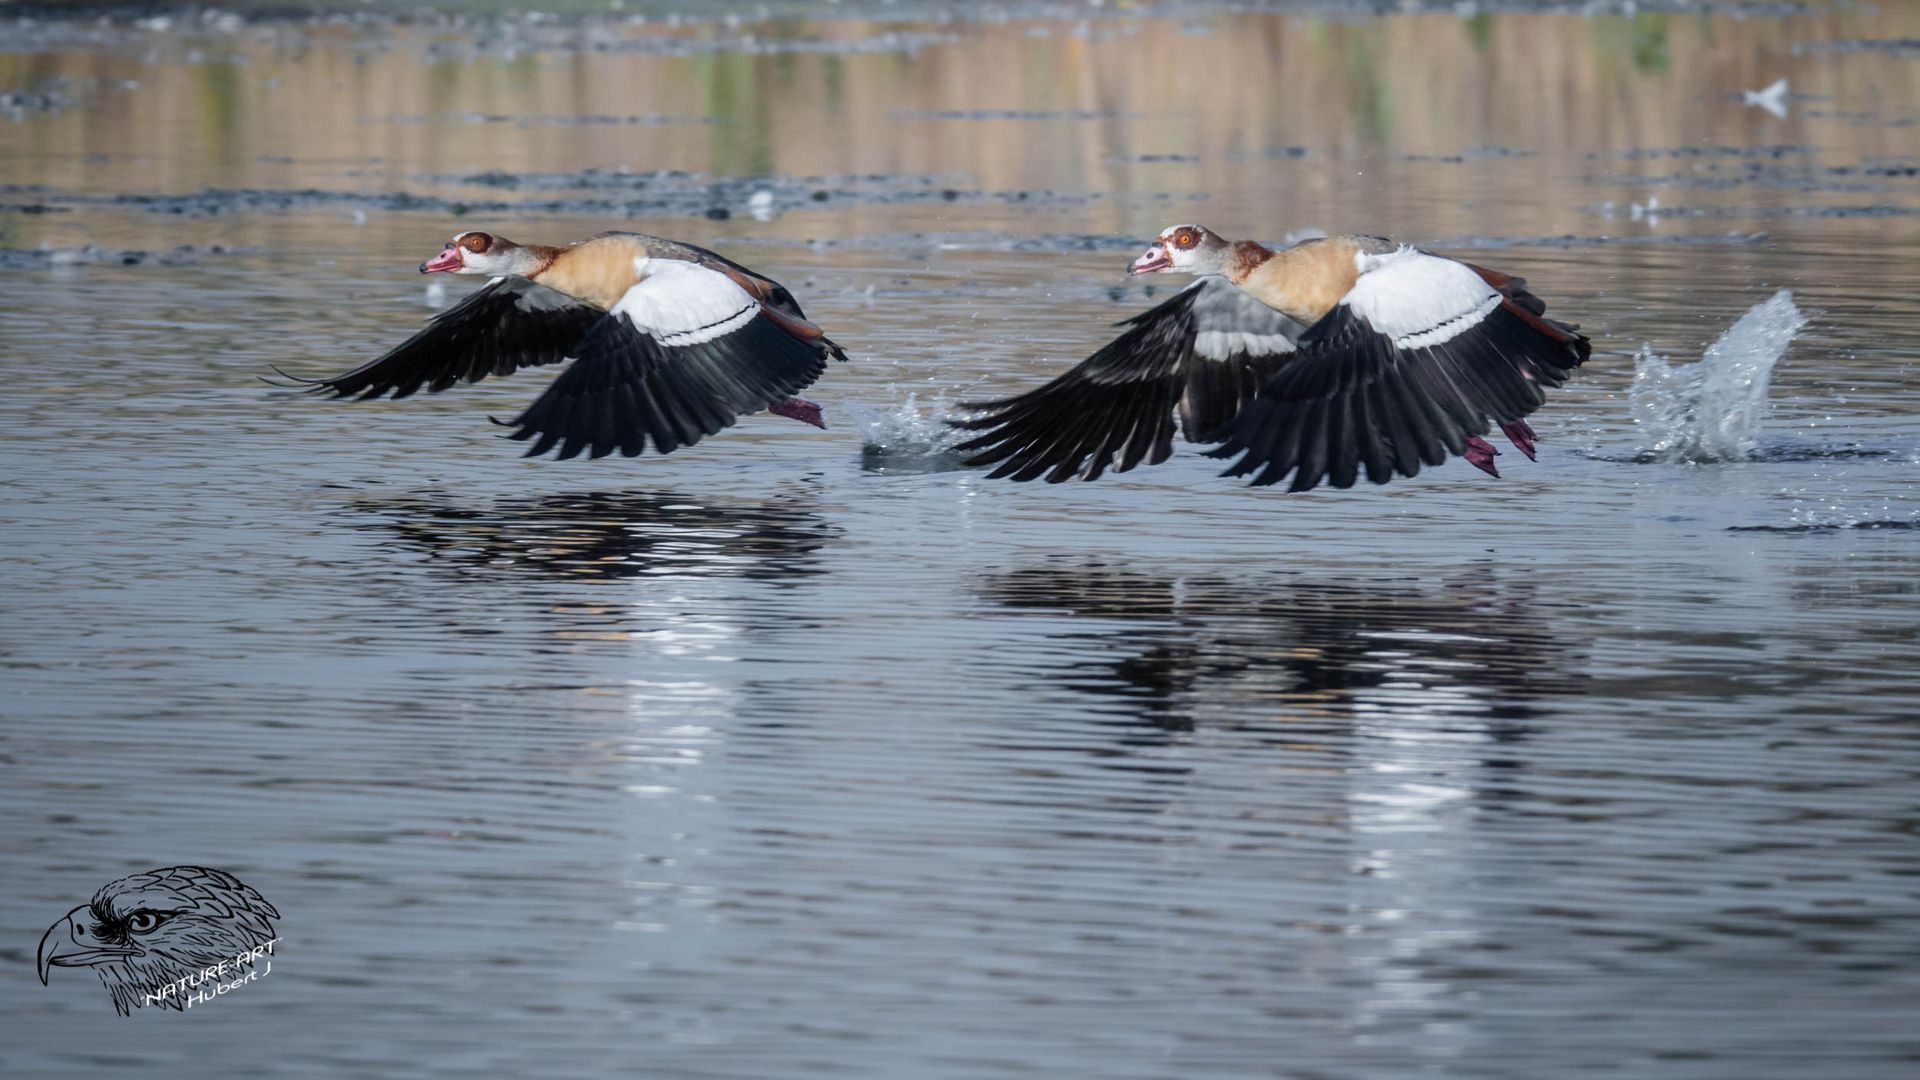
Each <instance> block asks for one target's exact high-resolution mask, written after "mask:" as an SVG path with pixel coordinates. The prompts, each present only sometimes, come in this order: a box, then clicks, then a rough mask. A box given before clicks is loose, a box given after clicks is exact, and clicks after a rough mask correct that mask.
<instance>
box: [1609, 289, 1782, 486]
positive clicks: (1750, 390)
mask: <svg viewBox="0 0 1920 1080" xmlns="http://www.w3.org/2000/svg"><path fill="white" fill-rule="evenodd" d="M1805 325H1807V320H1806V317H1805V316H1804V315H1802V314H1800V309H1799V308H1797V307H1795V306H1794V304H1793V293H1792V292H1791V291H1789V290H1787V289H1781V290H1780V291H1779V292H1777V293H1774V294H1773V297H1772V299H1770V300H1768V301H1767V302H1766V303H1763V304H1755V305H1754V306H1753V308H1752V309H1751V310H1749V311H1748V312H1747V313H1746V314H1745V315H1742V316H1740V318H1739V320H1738V321H1737V322H1735V323H1734V324H1733V325H1732V326H1731V327H1729V328H1728V329H1727V332H1726V333H1724V334H1722V335H1720V340H1718V341H1716V342H1714V343H1713V344H1712V345H1711V346H1709V347H1708V348H1707V351H1706V354H1705V355H1703V356H1702V357H1701V358H1700V362H1699V363H1697V364H1690V365H1687V366H1685V367H1677V368H1676V367H1672V366H1670V365H1669V364H1668V363H1667V361H1666V360H1665V359H1664V358H1662V357H1661V356H1659V355H1658V354H1656V353H1655V352H1654V351H1653V349H1652V348H1650V347H1648V346H1645V345H1642V346H1641V347H1640V355H1638V356H1637V357H1635V358H1634V370H1633V387H1632V389H1631V391H1630V392H1629V398H1630V400H1631V402H1632V406H1633V419H1634V423H1636V424H1638V425H1639V427H1640V431H1641V439H1640V445H1641V449H1642V450H1643V451H1645V452H1648V453H1651V454H1653V455H1655V456H1657V457H1659V458H1662V459H1664V460H1667V461H1702V462H1705V461H1740V460H1743V459H1745V458H1747V457H1750V456H1751V455H1752V454H1753V451H1754V448H1755V446H1757V445H1758V443H1759V435H1760V424H1761V423H1762V422H1763V421H1764V420H1765V419H1766V417H1767V412H1768V408H1769V406H1768V403H1767V387H1768V384H1769V382H1770V381H1771V379H1772V377H1773V365H1774V364H1775V363H1776V362H1778V361H1779V359H1780V357H1781V356H1782V355H1783V354H1784V353H1785V352H1786V351H1787V346H1788V345H1790V344H1792V343H1793V335H1794V334H1796V333H1798V332H1799V330H1800V328H1801V327H1803V326H1805Z"/></svg>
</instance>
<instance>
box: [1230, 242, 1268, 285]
mask: <svg viewBox="0 0 1920 1080" xmlns="http://www.w3.org/2000/svg"><path fill="white" fill-rule="evenodd" d="M1271 258H1273V252H1272V251H1269V250H1268V249H1266V248H1265V247H1262V246H1261V245H1259V244H1258V243H1255V242H1254V241H1252V240H1236V241H1234V243H1233V247H1232V248H1231V249H1230V250H1228V252H1227V280H1228V281H1231V282H1233V283H1234V284H1235V285H1240V284H1243V283H1244V282H1245V281H1246V280H1247V275H1248V274H1251V273H1253V272H1254V271H1255V270H1258V269H1259V268H1260V266H1261V264H1263V263H1265V262H1266V261H1267V260H1268V259H1271Z"/></svg>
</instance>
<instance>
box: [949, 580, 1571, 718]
mask: <svg viewBox="0 0 1920 1080" xmlns="http://www.w3.org/2000/svg"><path fill="white" fill-rule="evenodd" d="M980 595H981V596H982V597H984V598H985V599H987V600H989V601H991V602H993V603H995V604H998V605H1001V606H1003V607H1006V608H1010V609H1013V610H1016V611H1031V612H1034V613H1036V614H1039V613H1054V614H1058V613H1060V612H1062V611H1064V612H1066V613H1067V614H1069V615H1071V616H1072V617H1073V618H1075V619H1089V620H1095V619H1104V620H1118V621H1122V622H1138V623H1141V624H1150V625H1142V626H1140V627H1139V628H1137V629H1135V628H1127V629H1111V628H1108V627H1090V628H1089V629H1087V630H1086V631H1084V633H1069V634H1068V635H1067V636H1068V637H1069V638H1070V639H1075V640H1078V639H1081V638H1084V639H1085V641H1084V644H1085V646H1086V647H1076V648H1075V649H1074V650H1073V659H1071V660H1069V661H1068V662H1067V666H1068V667H1069V668H1071V669H1072V671H1073V672H1074V673H1081V672H1085V671H1087V670H1089V669H1091V670H1094V671H1096V672H1099V673H1100V675H1099V677H1095V678H1079V679H1075V678H1074V677H1073V674H1071V673H1068V674H1065V675H1064V677H1063V678H1061V679H1059V680H1058V681H1057V682H1056V683H1055V684H1056V685H1066V686H1071V687H1073V688H1074V689H1076V690H1079V691H1083V692H1085V693H1088V694H1093V695H1096V696H1102V697H1119V698H1123V699H1127V700H1130V701H1135V702H1138V703H1139V706H1140V708H1139V713H1140V715H1141V717H1142V718H1144V719H1147V720H1149V721H1151V722H1152V723H1154V724H1156V725H1157V726H1160V727H1163V728H1167V729H1170V730H1190V729H1192V728H1193V726H1194V724H1195V718H1196V716H1198V715H1204V714H1206V713H1207V712H1209V711H1210V709H1209V704H1208V703H1209V702H1218V703H1219V705H1220V708H1219V709H1218V710H1217V711H1218V712H1219V714H1220V715H1222V716H1224V717H1237V718H1244V717H1245V715H1246V714H1247V712H1248V703H1249V702H1268V703H1270V707H1260V708H1259V710H1258V711H1259V712H1260V713H1261V715H1262V716H1263V717H1272V718H1274V719H1275V720H1277V721H1285V722H1287V724H1288V727H1287V734H1288V736H1289V737H1292V736H1297V735H1298V734H1299V729H1298V727H1297V726H1296V725H1297V722H1298V721H1300V720H1311V719H1314V718H1320V719H1332V720H1338V721H1341V722H1343V723H1345V722H1350V721H1353V720H1358V719H1379V718H1384V717H1391V716H1393V715H1396V714H1398V715H1421V716H1429V717H1430V716H1451V715H1458V716H1472V715H1478V716H1482V717H1494V718H1497V719H1500V720H1502V721H1513V720H1518V719H1523V718H1524V717H1526V716H1527V715H1529V713H1530V704H1531V702H1533V701H1534V700H1535V699H1537V698H1539V697H1541V696H1544V695H1561V694H1575V693H1580V692H1582V685H1583V684H1582V681H1581V679H1580V678H1579V677H1578V676H1570V675H1566V674H1562V673H1563V672H1565V671H1566V670H1567V669H1568V667H1569V666H1571V660H1572V657H1571V656H1570V655H1569V654H1570V653H1571V652H1572V649H1571V647H1570V646H1569V645H1567V644H1566V643H1565V642H1564V641H1562V640H1559V639H1557V638H1555V637H1554V635H1553V634H1552V633H1551V631H1550V628H1549V627H1547V626H1544V625H1542V624H1541V623H1540V622H1539V621H1538V620H1537V619H1535V618H1534V617H1533V616H1532V615H1531V614H1530V613H1529V611H1528V596H1527V594H1526V592H1525V591H1524V590H1516V589H1514V588H1511V587H1508V586H1505V585H1501V584H1496V583H1494V582H1490V581H1481V580H1469V581H1459V582H1453V583H1447V584H1443V585H1440V586H1436V587H1433V588H1421V587H1418V586H1408V585H1401V584H1394V585H1393V586H1392V587H1385V586H1367V585H1355V584H1348V583H1328V582H1316V581H1303V580H1300V579H1298V578H1293V577H1289V576H1287V575H1280V574H1276V575H1272V576H1271V577H1270V578H1266V579H1259V578H1256V579H1253V580H1245V579H1240V578H1231V579H1230V578H1226V577H1210V576H1202V575H1196V576H1192V577H1183V578H1171V577H1158V576H1152V575H1146V574H1138V573H1133V572H1129V571H1123V570H1112V569H1106V568H1099V567H1040V568H1034V569H1027V570H1018V571H1014V572H1012V573H1008V574H1005V575H1001V576H997V577H993V578H990V579H988V580H987V581H986V582H985V583H983V584H982V586H981V587H980ZM1090 657H1091V658H1090ZM1050 674H1053V675H1060V674H1062V673H1050Z"/></svg>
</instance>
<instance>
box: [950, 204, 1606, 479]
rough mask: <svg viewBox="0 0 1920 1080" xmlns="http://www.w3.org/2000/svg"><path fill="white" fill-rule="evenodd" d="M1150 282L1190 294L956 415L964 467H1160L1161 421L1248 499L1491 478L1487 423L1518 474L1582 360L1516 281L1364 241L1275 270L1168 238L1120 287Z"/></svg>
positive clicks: (1164, 450) (1244, 256)
mask: <svg viewBox="0 0 1920 1080" xmlns="http://www.w3.org/2000/svg"><path fill="white" fill-rule="evenodd" d="M1165 270H1171V271H1177V272H1180V273H1187V274H1196V275H1199V276H1200V280H1199V281H1196V282H1194V283H1193V284H1192V285H1190V286H1188V287H1187V288H1186V289H1184V290H1182V291H1181V292H1180V293H1179V294H1177V295H1175V296H1174V297H1173V298H1172V299H1170V300H1168V301H1166V302H1165V303H1163V304H1161V305H1160V306H1158V307H1156V308H1153V309H1151V310H1149V311H1145V312H1142V313H1141V314H1139V315H1136V316H1134V317H1133V318H1131V319H1128V320H1126V321H1125V322H1124V323H1122V324H1121V325H1122V326H1125V327H1126V330H1125V332H1123V333H1122V334H1121V335H1120V336H1119V337H1117V338H1115V339H1114V340H1113V341H1111V342H1109V343H1107V345H1105V346H1104V347H1102V348H1101V349H1100V350H1099V351H1098V352H1096V353H1094V354H1093V355H1092V356H1090V357H1088V358H1087V359H1086V360H1085V361H1083V362H1081V363H1080V364H1079V365H1077V366H1075V367H1073V368H1071V369H1069V370H1068V371H1067V372H1065V373H1064V374H1062V375H1061V376H1060V377H1058V378H1056V379H1054V380H1053V381H1052V382H1050V383H1047V384H1046V385H1045V386H1042V387H1040V388H1039V389H1037V390H1032V391H1029V392H1028V393H1025V394H1021V395H1019V396H1017V397H1010V398H1005V399H1002V400H999V401H989V402H980V403H973V404H966V405H963V406H962V407H963V408H966V409H970V410H973V411H975V412H978V413H979V414H980V415H978V416H976V417H973V418H971V419H967V420H960V421H956V423H957V425H958V426H960V427H962V428H967V429H970V430H976V431H982V432H983V434H981V435H979V436H977V437H975V438H972V439H970V440H968V441H966V442H964V443H961V444H960V446H959V449H960V450H961V451H962V452H972V453H973V456H972V457H971V458H969V459H968V460H969V463H970V464H975V465H997V466H998V467H997V468H995V469H994V470H993V472H992V473H990V474H989V475H990V476H995V477H1003V476H1004V477H1011V478H1012V479H1015V480H1033V479H1036V478H1039V477H1041V476H1044V477H1045V478H1046V479H1047V480H1048V481H1049V482H1053V483H1058V482H1060V481H1062V480H1066V479H1069V478H1071V477H1073V476H1076V475H1078V476H1081V477H1083V478H1084V479H1087V480H1093V479H1096V478H1098V477H1099V476H1100V474H1101V473H1102V472H1104V471H1106V470H1107V469H1108V468H1112V469H1114V471H1116V472H1125V471H1126V470H1128V469H1131V468H1133V467H1134V466H1136V465H1139V464H1140V463H1141V462H1143V461H1144V462H1146V463H1147V464H1150V465H1157V464H1159V463H1160V462H1162V461H1165V460H1166V459H1167V457H1168V456H1169V455H1170V454H1171V453H1172V452H1173V433H1174V415H1175V413H1176V412H1177V413H1178V416H1179V426H1180V431H1181V433H1182V434H1183V435H1184V436H1185V437H1186V439H1187V441H1189V442H1199V443H1220V444H1221V445H1220V446H1219V447H1217V448H1216V449H1213V450H1211V451H1209V452H1208V453H1209V455H1210V456H1212V457H1219V458H1231V457H1233V456H1234V455H1236V454H1237V455H1239V456H1240V460H1239V461H1238V462H1236V463H1234V465H1233V466H1231V467H1230V468H1228V469H1227V470H1226V473H1225V475H1228V476H1251V477H1252V481H1251V482H1252V483H1253V484H1255V485H1266V484H1274V483H1278V482H1279V481H1280V480H1282V479H1284V478H1286V476H1287V475H1288V474H1289V473H1291V474H1292V475H1293V481H1292V483H1291V485H1290V486H1289V489H1288V490H1291V491H1305V490H1307V489H1309V488H1312V487H1314V486H1316V485H1318V484H1320V483H1321V482H1323V481H1324V482H1326V483H1328V484H1331V485H1332V486H1334V487H1340V488H1344V487H1351V486H1353V484H1354V482H1355V480H1356V479H1358V477H1359V475H1360V473H1361V472H1362V471H1363V470H1364V471H1365V473H1366V477H1367V479H1368V480H1370V481H1372V482H1373V483H1376V484H1384V483H1386V482H1387V481H1388V480H1391V479H1392V478H1393V477H1394V475H1395V474H1399V475H1401V476H1413V475H1415V474H1417V473H1418V472H1419V471H1420V467H1421V466H1422V465H1439V464H1440V463H1442V462H1444V461H1445V460H1446V459H1447V456H1448V454H1450V453H1451V454H1459V455H1462V456H1464V457H1466V458H1467V459H1468V460H1469V461H1471V462H1472V463H1473V464H1475V465H1476V466H1478V467H1480V468H1481V469H1483V470H1485V471H1486V472H1489V473H1492V474H1493V475H1495V476H1498V475H1500V474H1499V473H1498V472H1497V471H1496V470H1495V469H1494V465H1493V457H1494V455H1495V454H1496V453H1497V451H1495V450H1494V448H1493V447H1492V445H1491V444H1489V443H1488V442H1487V441H1486V440H1484V439H1482V438H1481V437H1480V436H1481V435H1483V434H1485V433H1486V431H1487V429H1488V420H1489V419H1491V420H1492V421H1493V422H1495V423H1497V424H1499V425H1500V428H1501V430H1502V431H1504V432H1505V433H1506V435H1507V437H1508V438H1509V439H1511V440H1512V441H1513V444H1514V445H1515V446H1517V447H1518V448H1519V449H1520V452H1521V453H1523V454H1525V455H1526V456H1527V457H1528V458H1532V457H1533V456H1534V452H1533V441H1534V433H1533V429H1532V428H1530V427H1528V426H1527V423H1526V419H1525V418H1526V416H1527V415H1528V414H1529V413H1531V412H1533V411H1534V410H1535V409H1537V408H1539V407H1540V406H1541V404H1542V403H1543V402H1544V401H1545V400H1546V399H1545V396H1544V394H1543V392H1542V391H1543V389H1544V388H1545V387H1549V386H1559V385H1560V384H1561V383H1562V382H1564V381H1565V380H1566V378H1567V375H1568V374H1569V373H1570V372H1571V371H1572V370H1573V369H1574V368H1576V367H1578V366H1579V365H1580V363H1581V362H1582V361H1584V360H1585V359H1586V358H1587V356H1588V353H1589V352H1590V351H1591V349H1590V346H1589V345H1588V343H1587V339H1586V338H1585V337H1582V336H1581V335H1580V334H1578V333H1575V330H1576V328H1575V327H1573V326H1569V325H1566V324H1564V323H1558V322H1554V321H1552V320H1550V319H1546V318H1543V317H1542V314H1543V313H1544V312H1545V311H1546V305H1545V304H1543V303H1542V302H1541V301H1540V300H1539V298H1538V297H1535V296H1534V295H1533V294H1532V293H1529V292H1527V290H1526V282H1525V281H1523V280H1521V279H1520V278H1516V277H1508V276H1507V275H1505V274H1502V273H1499V272H1497V271H1493V270H1487V269H1484V268H1482V267H1478V266H1474V265H1472V264H1469V263H1463V262H1457V261H1455V260H1453V259H1449V258H1445V257H1443V256H1440V255H1434V254H1430V253H1428V252H1425V251H1421V250H1419V249H1417V248H1413V247H1408V246H1406V245H1404V244H1397V243H1394V242H1393V241H1391V240H1385V239H1381V238H1379V237H1372V236H1334V237H1324V238H1319V239H1314V240H1305V241H1302V242H1300V243H1298V244H1295V245H1293V246H1292V247H1288V248H1285V249H1282V250H1279V251H1273V250H1270V249H1268V248H1265V247H1262V246H1261V245H1259V244H1256V243H1254V242H1252V241H1250V240H1241V241H1238V242H1233V243H1230V242H1228V241H1226V240H1223V239H1221V238H1220V237H1219V236H1217V235H1215V234H1214V233H1212V232H1210V231H1208V230H1207V229H1204V228H1202V227H1200V226H1198V225H1175V226H1173V227H1171V228H1169V229H1167V230H1166V231H1165V232H1162V233H1161V234H1160V236H1159V238H1158V239H1156V240H1155V241H1154V242H1153V244H1152V246H1150V247H1149V248H1147V251H1146V253H1145V254H1143V255H1141V256H1140V257H1139V258H1137V259H1135V260H1134V261H1133V264H1132V265H1131V266H1129V267H1128V268H1127V272H1128V273H1129V274H1151V273H1156V272H1159V271H1165Z"/></svg>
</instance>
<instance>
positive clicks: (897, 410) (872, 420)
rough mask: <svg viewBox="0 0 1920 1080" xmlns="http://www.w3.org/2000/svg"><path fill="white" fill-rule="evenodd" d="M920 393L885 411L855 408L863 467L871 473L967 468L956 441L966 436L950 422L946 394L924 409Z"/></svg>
mask: <svg viewBox="0 0 1920 1080" xmlns="http://www.w3.org/2000/svg"><path fill="white" fill-rule="evenodd" d="M917 397H918V395H916V394H908V395H907V400H905V401H903V402H901V403H900V404H899V405H896V406H894V407H892V408H890V409H887V410H885V411H879V410H871V409H865V408H857V407H856V408H855V409H854V410H853V419H854V422H855V423H856V424H857V425H859V428H860V467H861V468H862V469H865V470H866V471H868V472H884V473H929V472H946V471H948V470H950V469H961V468H965V467H966V466H964V465H963V464H961V460H960V455H959V454H957V453H955V452H954V449H953V448H954V446H955V444H957V443H959V442H960V441H961V439H962V438H963V437H964V436H965V434H966V433H965V432H962V431H960V430H958V429H956V428H954V427H952V426H951V425H949V424H948V423H947V421H946V418H947V415H948V411H949V410H948V408H947V403H946V400H945V395H940V396H938V397H936V398H935V399H934V401H933V404H932V407H931V408H922V407H921V406H920V404H919V402H918V400H917Z"/></svg>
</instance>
